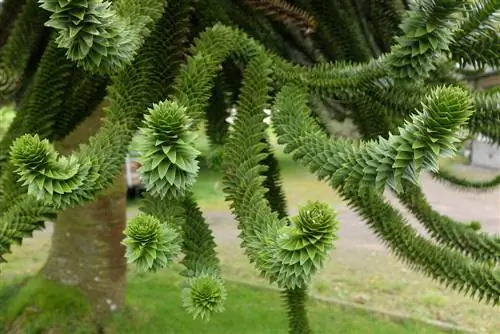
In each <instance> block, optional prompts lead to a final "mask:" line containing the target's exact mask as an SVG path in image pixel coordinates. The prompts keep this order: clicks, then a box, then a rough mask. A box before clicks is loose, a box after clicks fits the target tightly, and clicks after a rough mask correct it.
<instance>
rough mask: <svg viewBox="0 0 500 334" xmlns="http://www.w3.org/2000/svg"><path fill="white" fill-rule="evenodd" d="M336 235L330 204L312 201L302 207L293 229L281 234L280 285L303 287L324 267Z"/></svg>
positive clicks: (278, 249)
mask: <svg viewBox="0 0 500 334" xmlns="http://www.w3.org/2000/svg"><path fill="white" fill-rule="evenodd" d="M337 231H338V221H337V215H336V213H335V211H333V210H332V209H331V208H330V207H329V206H328V205H327V204H324V203H321V202H318V201H309V202H307V203H306V205H304V206H303V207H301V208H300V209H299V214H298V216H296V217H294V218H292V225H290V226H284V227H282V228H281V229H280V230H279V231H278V238H277V253H276V257H277V258H278V259H281V260H280V262H281V266H280V267H281V268H279V272H277V277H278V279H277V281H278V284H279V285H280V286H282V287H286V288H297V287H304V286H305V285H306V284H307V283H308V282H309V281H310V279H311V278H312V276H313V275H314V274H315V273H316V272H317V271H318V270H319V269H321V268H322V267H323V263H324V261H325V259H326V258H327V257H328V252H329V251H330V250H331V249H332V248H333V247H334V245H333V242H334V240H336V239H337ZM276 269H278V268H276Z"/></svg>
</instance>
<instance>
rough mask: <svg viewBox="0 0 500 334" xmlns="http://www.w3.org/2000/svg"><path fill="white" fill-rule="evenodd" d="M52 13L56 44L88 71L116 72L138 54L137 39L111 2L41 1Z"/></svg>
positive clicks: (49, 25) (92, 0)
mask: <svg viewBox="0 0 500 334" xmlns="http://www.w3.org/2000/svg"><path fill="white" fill-rule="evenodd" d="M38 2H39V3H40V4H41V5H40V7H41V8H43V9H45V10H47V11H49V12H51V13H52V15H51V16H50V19H49V20H48V21H47V22H46V23H45V25H46V26H48V27H51V28H54V29H56V30H57V31H58V32H59V34H58V37H57V39H56V42H57V44H58V46H59V47H61V48H65V49H67V50H68V51H67V53H66V54H67V56H68V58H69V59H70V60H73V61H76V62H78V64H79V65H81V66H82V67H83V68H84V69H85V70H88V71H96V72H103V71H104V72H108V73H112V72H115V71H117V70H119V69H120V68H121V67H122V66H123V65H125V64H128V63H129V62H130V60H131V59H132V57H133V55H134V45H133V42H134V41H133V36H131V33H130V31H129V30H128V29H127V26H126V25H125V24H124V22H122V20H121V18H120V17H119V16H118V15H117V13H116V11H115V10H114V9H112V8H111V7H110V6H111V2H110V1H103V0H79V1H71V0H39V1H38Z"/></svg>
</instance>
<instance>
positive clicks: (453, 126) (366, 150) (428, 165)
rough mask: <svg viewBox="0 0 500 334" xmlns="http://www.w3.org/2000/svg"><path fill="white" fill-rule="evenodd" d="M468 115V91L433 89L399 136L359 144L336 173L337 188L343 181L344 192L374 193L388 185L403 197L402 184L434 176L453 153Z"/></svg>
mask: <svg viewBox="0 0 500 334" xmlns="http://www.w3.org/2000/svg"><path fill="white" fill-rule="evenodd" d="M472 113H473V109H472V101H471V98H470V96H469V95H468V94H467V92H466V91H464V90H462V89H461V88H458V87H438V88H435V89H434V90H432V91H431V92H429V94H428V96H427V97H426V99H425V101H423V103H422V108H421V111H420V112H418V113H416V114H414V115H412V116H411V120H410V121H406V122H405V126H404V127H401V128H399V135H392V134H390V135H389V138H388V139H384V138H379V140H378V141H370V142H367V143H361V144H360V146H359V149H357V150H355V151H353V152H352V153H351V154H350V155H348V156H345V157H344V162H343V164H342V167H341V169H340V170H339V171H337V172H336V174H337V177H336V178H335V180H336V182H337V184H338V183H339V182H344V181H345V183H346V184H345V186H348V187H355V188H358V187H372V186H374V187H375V189H377V190H378V191H383V189H384V188H385V186H386V184H387V185H389V187H391V188H392V189H394V190H395V191H396V192H398V193H399V192H402V191H403V187H402V180H403V179H408V180H410V181H412V182H414V183H416V182H417V181H418V175H419V173H420V171H422V170H424V169H425V170H433V171H436V170H437V168H438V157H439V156H444V157H447V156H448V157H449V156H452V155H453V154H454V153H455V152H456V150H457V147H456V143H458V142H460V137H459V135H458V134H457V132H458V130H459V129H460V127H461V126H463V125H465V124H466V122H467V120H468V118H469V117H470V116H471V115H472ZM338 175H342V176H343V177H342V178H340V177H338ZM346 176H347V178H345V179H344V177H346ZM359 181H362V182H359Z"/></svg>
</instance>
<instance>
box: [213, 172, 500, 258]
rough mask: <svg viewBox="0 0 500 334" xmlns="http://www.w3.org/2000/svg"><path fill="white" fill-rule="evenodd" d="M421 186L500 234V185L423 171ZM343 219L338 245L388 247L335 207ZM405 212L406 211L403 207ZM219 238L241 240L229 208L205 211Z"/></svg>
mask: <svg viewBox="0 0 500 334" xmlns="http://www.w3.org/2000/svg"><path fill="white" fill-rule="evenodd" d="M422 186H423V188H424V191H425V194H426V196H427V198H428V200H429V202H430V203H431V204H432V206H433V207H434V208H435V209H436V210H437V211H438V212H440V213H442V214H445V215H448V216H450V217H451V218H454V219H457V220H460V221H463V222H465V223H468V222H470V221H472V220H478V221H480V222H481V224H482V227H483V231H485V232H488V233H493V234H500V189H495V190H494V191H491V192H487V193H474V192H465V191H464V192H459V191H457V190H454V189H452V188H451V187H449V186H446V185H444V184H441V183H438V182H436V181H435V180H433V179H432V178H431V177H430V176H429V175H423V177H422ZM388 197H389V199H390V201H391V202H393V203H394V204H395V206H396V207H398V208H402V206H401V205H400V204H399V203H398V202H397V199H395V197H394V196H388ZM336 209H337V211H338V212H339V221H340V222H341V225H340V231H339V240H338V241H337V249H338V250H342V249H352V248H357V249H367V250H372V251H373V250H377V251H382V250H385V249H386V247H385V246H383V245H382V243H381V242H380V241H379V240H378V239H377V237H375V235H374V233H373V232H372V231H371V230H370V229H369V228H368V227H367V225H366V224H365V223H364V222H363V221H362V220H361V218H360V217H359V216H358V215H357V214H356V213H355V212H353V211H352V210H350V209H349V208H347V207H345V206H342V207H338V208H336ZM403 212H407V211H406V210H404V209H403ZM407 217H410V219H409V222H410V223H411V224H412V225H413V226H415V228H416V229H417V231H419V232H424V230H423V228H422V227H421V225H420V224H418V223H417V222H416V220H415V219H414V218H413V217H412V216H411V215H410V214H408V215H407ZM206 218H207V220H208V221H209V222H210V223H211V225H212V227H213V230H214V234H215V235H216V237H217V240H218V241H219V242H221V243H229V244H232V243H239V241H238V240H237V230H236V228H235V222H234V220H233V218H232V216H230V215H228V213H227V212H210V213H206Z"/></svg>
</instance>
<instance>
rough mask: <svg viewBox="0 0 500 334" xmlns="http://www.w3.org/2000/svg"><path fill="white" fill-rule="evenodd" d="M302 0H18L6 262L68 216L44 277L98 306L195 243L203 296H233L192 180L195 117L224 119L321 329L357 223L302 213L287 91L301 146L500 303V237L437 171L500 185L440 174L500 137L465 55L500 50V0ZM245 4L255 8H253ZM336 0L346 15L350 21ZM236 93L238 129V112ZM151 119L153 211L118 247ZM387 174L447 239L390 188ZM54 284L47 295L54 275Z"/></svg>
mask: <svg viewBox="0 0 500 334" xmlns="http://www.w3.org/2000/svg"><path fill="white" fill-rule="evenodd" d="M215 3H217V4H219V5H221V8H217V7H216V6H215ZM234 3H236V4H234ZM398 3H399V4H400V5H399V6H398V5H397V4H398ZM291 4H293V5H295V6H296V7H293V6H292V5H289V4H286V3H285V2H283V1H244V2H241V3H240V2H231V1H229V0H228V1H221V2H219V1H199V2H193V3H192V2H190V1H182V2H181V1H170V2H167V3H165V1H163V0H143V1H133V0H115V1H113V2H112V3H111V2H105V1H99V0H75V1H71V0H41V1H39V4H37V3H36V2H34V1H31V0H27V1H26V2H24V3H23V5H16V4H14V2H13V1H9V0H7V1H6V3H5V4H4V6H5V7H4V9H3V11H2V15H5V16H6V17H9V16H7V14H5V13H7V12H8V11H10V13H11V14H14V13H17V16H16V19H15V21H12V20H5V21H3V20H2V21H1V24H2V25H4V26H3V27H2V28H3V29H6V30H2V33H1V34H0V36H4V35H6V33H5V31H7V30H8V31H9V33H8V34H7V35H8V36H7V37H1V39H0V41H1V42H2V43H3V45H2V49H1V50H2V53H1V66H2V68H1V72H0V81H1V85H0V87H1V89H2V93H3V96H6V97H8V98H9V99H14V100H16V101H18V103H17V106H16V108H17V114H16V118H15V119H14V121H13V123H12V125H11V127H10V128H9V131H8V132H7V134H6V136H5V137H4V138H3V140H2V143H1V145H0V155H1V157H2V160H1V173H2V174H1V178H0V208H1V210H2V211H1V216H0V259H3V258H2V257H1V256H2V255H3V254H5V253H8V252H9V251H10V246H11V245H12V244H13V243H15V242H18V243H19V242H21V241H22V239H23V238H25V237H27V236H30V235H31V233H32V232H33V231H34V230H36V229H39V228H42V227H43V226H44V225H43V222H44V221H46V220H55V219H57V220H56V223H55V231H54V237H53V241H54V244H53V246H52V250H51V253H50V256H49V259H48V262H47V264H46V265H45V267H44V268H43V269H42V272H41V275H42V276H43V277H44V278H48V279H49V280H51V281H56V282H57V283H58V284H60V285H70V286H71V285H73V286H77V287H79V288H80V290H81V291H82V292H83V293H84V295H85V296H86V297H87V298H88V300H89V301H90V303H91V305H92V306H93V311H94V312H93V314H94V315H95V316H97V317H96V323H98V324H103V322H104V320H105V318H104V316H103V315H105V314H106V312H105V311H109V310H113V309H115V308H118V307H120V306H121V303H122V300H121V299H123V294H122V292H123V286H124V283H125V271H124V265H123V263H122V262H120V261H121V259H122V258H123V257H124V256H125V257H126V258H127V259H128V261H129V262H132V263H135V264H136V265H137V266H138V268H140V269H142V270H145V271H156V270H159V269H161V268H164V267H166V266H168V265H169V264H170V263H172V262H173V261H174V260H175V259H176V258H177V256H178V255H180V254H182V255H183V257H182V261H181V263H182V264H183V265H184V267H185V269H186V270H185V271H184V273H183V274H184V275H185V276H186V287H185V288H184V290H183V302H184V305H185V307H186V310H187V311H188V312H190V313H192V314H193V315H194V317H201V318H208V317H209V316H210V315H211V314H212V313H213V312H218V311H222V310H223V302H224V299H225V298H226V291H225V288H224V284H223V281H222V279H221V277H220V268H219V261H218V259H217V257H216V252H215V243H214V241H213V237H212V235H211V231H210V226H209V225H208V224H207V223H206V222H205V220H204V218H203V216H202V212H201V211H200V209H199V207H198V205H197V203H196V200H195V199H194V197H193V195H192V193H191V187H192V185H193V183H194V182H196V176H197V173H198V160H197V159H198V156H199V152H198V151H197V150H196V149H195V148H194V143H195V141H196V138H195V136H194V133H196V131H197V129H198V128H199V127H200V126H201V125H202V124H203V122H204V121H205V120H207V123H208V126H207V134H208V135H209V138H210V139H211V144H212V145H215V146H214V147H217V148H218V150H217V151H218V152H220V153H221V159H222V163H221V168H222V173H223V180H224V185H225V188H224V191H225V192H226V194H227V200H228V201H229V202H230V205H231V210H232V212H233V213H234V215H235V217H236V220H237V221H238V228H239V230H240V238H241V240H242V244H241V245H242V247H243V248H244V250H245V253H246V255H247V256H248V258H249V261H250V262H251V263H253V264H254V265H255V268H256V269H257V270H258V271H259V272H260V273H261V274H262V276H263V277H266V278H268V279H269V280H270V281H271V282H272V283H274V284H276V285H277V286H279V287H280V288H282V289H283V294H284V296H285V301H286V306H287V309H288V316H289V330H290V332H291V333H310V332H311V328H310V326H309V324H308V321H307V315H306V309H305V298H306V290H307V286H308V283H309V282H310V280H311V278H312V277H313V276H314V274H315V273H316V272H317V271H318V270H319V269H320V268H321V266H322V264H323V263H324V261H325V260H326V259H327V257H328V253H329V251H330V250H331V249H332V248H333V247H334V240H335V239H336V229H337V224H338V222H337V220H336V216H335V213H334V212H333V211H332V210H331V209H330V208H329V206H328V205H327V204H325V203H319V202H309V203H306V204H305V205H304V206H303V207H302V208H300V210H299V213H298V215H297V216H295V217H289V215H288V213H287V210H286V207H285V204H284V203H285V200H284V197H283V193H282V191H281V188H280V180H279V179H280V176H279V168H278V164H277V161H276V159H275V158H274V156H273V154H272V148H271V147H270V144H269V141H268V138H267V130H268V125H266V123H264V122H263V119H264V117H265V116H266V115H265V114H264V112H263V109H264V108H266V107H271V109H272V121H273V125H274V129H275V131H276V134H277V136H278V140H279V142H280V143H281V144H283V145H284V146H285V150H286V152H287V153H291V154H292V156H293V158H294V159H295V160H296V161H298V162H300V163H301V164H303V165H304V166H306V167H308V168H309V169H310V170H311V172H313V173H315V174H316V175H317V176H318V177H319V178H320V179H323V180H327V181H328V182H329V184H330V185H331V186H332V188H333V189H335V190H336V191H338V192H339V193H340V194H341V195H342V197H343V198H344V199H345V200H346V201H347V202H348V203H349V204H350V205H351V206H352V207H353V209H355V210H356V211H358V212H359V213H360V214H361V216H362V217H363V218H364V220H365V221H366V223H367V224H368V225H369V226H370V228H372V229H373V231H374V232H375V233H376V234H377V235H378V236H379V237H380V238H381V239H382V240H383V241H384V242H385V243H386V244H387V246H388V247H389V248H390V249H391V250H392V251H393V252H394V253H395V254H396V255H397V256H398V257H399V258H400V259H401V260H403V261H405V262H407V263H408V264H409V265H410V266H411V267H412V268H414V269H416V270H419V271H421V272H422V273H424V274H426V275H428V276H430V277H431V278H433V279H435V280H438V281H439V282H441V283H443V284H445V285H448V286H450V287H451V288H453V289H457V290H464V291H465V292H466V293H469V294H470V295H471V296H473V297H475V298H478V299H479V300H484V301H485V302H487V303H491V304H493V305H498V304H499V302H500V272H499V270H498V263H499V259H500V239H499V238H498V236H491V235H488V234H485V233H478V232H476V231H474V230H473V229H471V228H469V227H467V226H466V225H464V224H461V223H460V222H455V221H453V220H451V219H449V218H448V217H445V216H441V215H439V213H437V212H435V211H433V210H432V208H431V207H430V206H429V205H428V203H427V202H426V201H425V198H424V197H423V195H422V193H421V190H420V188H419V187H418V176H419V174H420V173H421V172H422V171H424V170H430V171H432V172H434V173H435V175H436V176H437V177H440V178H446V179H448V180H450V181H452V182H455V183H458V184H461V185H462V186H464V187H465V186H466V187H479V188H481V187H482V188H487V187H493V186H495V185H497V184H498V182H499V180H498V179H495V180H493V181H491V182H489V183H487V184H486V183H481V184H475V183H473V182H470V181H468V182H465V181H464V180H457V179H454V178H452V177H449V176H447V175H446V174H443V173H440V172H439V171H438V158H439V157H441V156H452V155H453V154H454V153H455V152H456V150H457V148H458V147H459V145H460V142H461V140H462V139H463V133H484V134H487V135H488V136H489V137H491V138H492V139H493V140H495V141H496V142H498V141H499V139H498V138H499V129H500V122H499V109H498V101H499V96H498V92H494V91H493V92H475V91H473V90H471V89H470V88H468V86H467V85H465V84H464V82H462V81H461V80H459V79H458V77H457V76H456V68H455V63H458V64H460V66H462V67H464V66H466V65H470V64H472V65H475V66H477V67H484V66H486V65H488V66H491V67H494V68H497V67H498V59H499V57H498V55H499V51H498V46H499V45H500V43H498V27H499V20H498V11H499V6H500V3H499V1H495V0H491V1H487V0H483V1H467V0H461V1H450V0H422V1H416V2H414V4H412V5H410V6H409V7H408V8H405V7H404V3H403V2H397V1H392V2H391V1H389V2H383V3H381V4H379V5H378V6H374V5H373V4H372V5H370V6H368V5H367V2H364V1H351V2H349V1H339V2H338V4H333V2H329V1H310V2H305V1H294V2H293V3H291ZM341 4H344V5H345V6H344V7H342V5H341ZM245 6H246V7H245ZM245 8H246V9H253V10H255V13H254V15H253V16H252V15H249V17H251V19H249V18H248V17H246V16H245V15H244V14H243V13H244V9H245ZM298 8H302V10H301V9H298ZM405 9H407V11H406V12H404V14H402V12H403V11H404V10H405ZM306 12H307V13H311V14H312V17H314V18H315V19H312V18H311V16H309V15H308V14H306ZM328 13H330V14H332V13H333V14H334V15H336V16H338V17H339V18H342V20H340V21H339V22H340V24H339V25H338V26H337V25H335V26H334V25H333V23H332V22H333V20H331V17H329V16H325V15H328ZM353 15H354V16H355V17H356V19H355V20H352V21H349V20H348V18H349V17H351V18H352V17H353ZM400 15H402V21H401V24H400V25H399V28H397V27H398V25H397V24H395V23H397V22H398V21H399V17H400ZM377 18H379V19H380V22H378V21H377ZM382 18H385V19H384V20H382ZM216 21H220V22H222V23H223V24H221V23H217V24H214V23H215V22H216ZM252 22H254V24H253V25H252ZM255 22H257V23H258V24H257V23H255ZM42 24H44V25H45V26H47V27H48V28H45V29H41V25H42ZM230 25H236V26H238V27H239V28H240V29H238V28H235V27H231V26H230ZM348 27H350V28H351V30H347V31H346V32H344V33H340V32H339V30H343V28H348ZM243 30H245V31H246V32H244V31H243ZM313 30H314V31H316V32H315V33H314V34H312V35H311V32H312V31H313ZM371 30H372V31H375V34H374V36H375V35H376V38H377V39H375V37H373V36H372V35H370V34H368V32H369V31H371ZM363 31H364V33H363ZM267 34H269V36H267ZM305 35H310V37H311V38H310V39H309V37H307V36H306V37H304V36H305ZM361 36H364V37H363V38H364V39H365V40H361ZM370 36H372V37H370ZM393 36H396V37H395V39H394V41H393V42H392V43H390V42H389V41H388V40H389V39H390V38H392V37H393ZM193 38H194V40H193ZM192 40H193V43H192V46H191V47H190V48H189V50H187V46H188V45H189V44H190V41H192ZM311 42H312V45H313V46H312V47H311ZM292 44H295V45H292ZM367 45H368V46H367ZM297 52H299V53H300V54H301V56H300V57H299V58H301V59H300V61H301V62H306V61H307V59H306V56H307V55H309V56H310V58H311V60H312V61H314V62H319V64H317V65H314V66H301V65H297V64H294V63H293V62H290V61H289V60H286V59H285V58H291V59H294V58H296V57H297ZM295 60H297V59H295ZM326 60H332V61H331V62H327V61H326ZM347 60H348V61H347ZM105 87H106V89H105V90H104V88H105ZM104 95H105V96H106V98H105V99H104ZM318 97H319V98H322V99H323V100H321V103H327V102H328V103H331V104H332V109H333V110H335V112H336V113H338V114H342V115H343V116H344V117H350V118H352V119H353V120H354V123H355V124H356V125H357V127H358V128H359V131H360V133H361V134H362V135H363V137H364V138H363V140H345V139H339V138H334V137H330V136H328V135H327V134H326V133H325V131H324V127H322V126H321V124H319V122H318V121H317V119H316V118H315V117H314V114H315V113H314V110H312V109H311V106H314V105H316V103H317V102H318V101H320V100H319V99H318ZM103 99H104V100H103ZM340 101H342V105H340V103H339V102H340ZM233 104H234V105H236V107H237V110H238V113H237V117H236V121H235V124H234V125H233V127H232V128H231V129H230V128H228V126H227V125H226V124H225V123H224V122H223V120H224V119H225V117H226V110H227V109H228V107H230V106H231V105H233ZM101 112H103V113H104V115H105V117H104V121H103V122H102V124H99V118H100V113H101ZM98 128H99V129H98ZM136 134H137V135H138V139H139V151H140V153H141V156H140V160H141V163H142V167H141V174H142V178H143V181H144V183H145V185H146V189H147V193H146V195H145V198H144V200H143V203H142V209H141V210H142V213H141V214H140V215H139V216H137V217H136V218H134V219H133V220H132V221H130V222H129V224H128V225H127V227H126V228H125V229H124V231H123V232H124V237H123V240H122V243H123V245H125V247H126V253H123V250H121V251H120V250H119V251H115V250H116V248H112V247H111V246H110V245H109V243H110V240H111V241H114V242H115V246H116V244H117V243H118V242H119V241H121V239H122V236H119V235H118V234H117V233H118V232H120V233H121V230H123V228H121V229H120V230H119V229H118V227H119V226H120V225H119V224H115V225H114V224H113V222H114V221H115V220H116V221H119V220H120V217H115V216H112V215H110V216H109V217H107V218H106V215H104V214H103V211H107V209H108V208H110V207H111V206H113V205H115V206H116V202H117V201H115V200H114V199H113V196H112V195H110V193H111V194H120V193H123V191H122V190H123V189H122V188H120V183H119V181H117V175H118V178H120V177H119V172H120V170H121V168H122V165H123V160H124V156H125V154H126V151H127V149H128V147H129V143H130V141H131V139H132V137H133V136H134V135H136ZM77 144H81V145H80V146H78V145H77ZM112 184H114V187H111V185H112ZM386 187H389V188H390V189H392V190H393V191H394V192H395V193H396V194H398V196H399V197H400V198H401V199H402V200H403V203H404V204H405V205H406V206H407V207H409V208H410V209H411V210H412V212H414V213H415V214H416V216H417V217H418V218H419V220H420V221H421V222H422V223H423V225H424V226H425V227H426V229H428V230H429V231H430V232H431V233H430V235H431V238H432V240H428V239H426V238H424V237H422V236H420V235H419V234H418V233H417V232H416V231H415V230H414V229H413V227H411V226H410V225H409V224H407V222H406V220H405V218H404V217H403V216H402V215H401V213H399V212H398V210H397V209H395V208H393V207H392V206H391V205H390V204H388V203H387V202H386V201H385V200H384V198H383V194H382V192H383V190H384V189H385V188H386ZM106 192H107V193H106ZM103 194H104V195H103ZM96 198H99V199H98V201H97V202H94V203H93V204H89V203H91V202H92V201H94V200H95V199H96ZM103 201H107V202H106V203H103ZM96 203H97V204H96ZM113 203H115V204H113ZM92 205H94V206H92ZM118 206H120V205H118ZM103 209H104V210H103ZM94 211H95V212H94ZM123 211H124V210H123V205H122V206H121V207H118V209H117V210H116V212H123ZM96 212H97V213H96ZM122 218H123V217H122ZM110 226H111V227H110ZM72 248H74V249H72ZM82 277H83V278H82ZM39 282H40V281H38V284H39V285H40V284H41V283H39ZM114 283H115V284H114ZM47 284H49V283H47ZM114 285H115V286H114ZM35 293H37V294H43V293H44V289H43V284H41V285H40V289H39V290H38V291H36V292H35ZM26 306H28V305H26Z"/></svg>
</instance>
